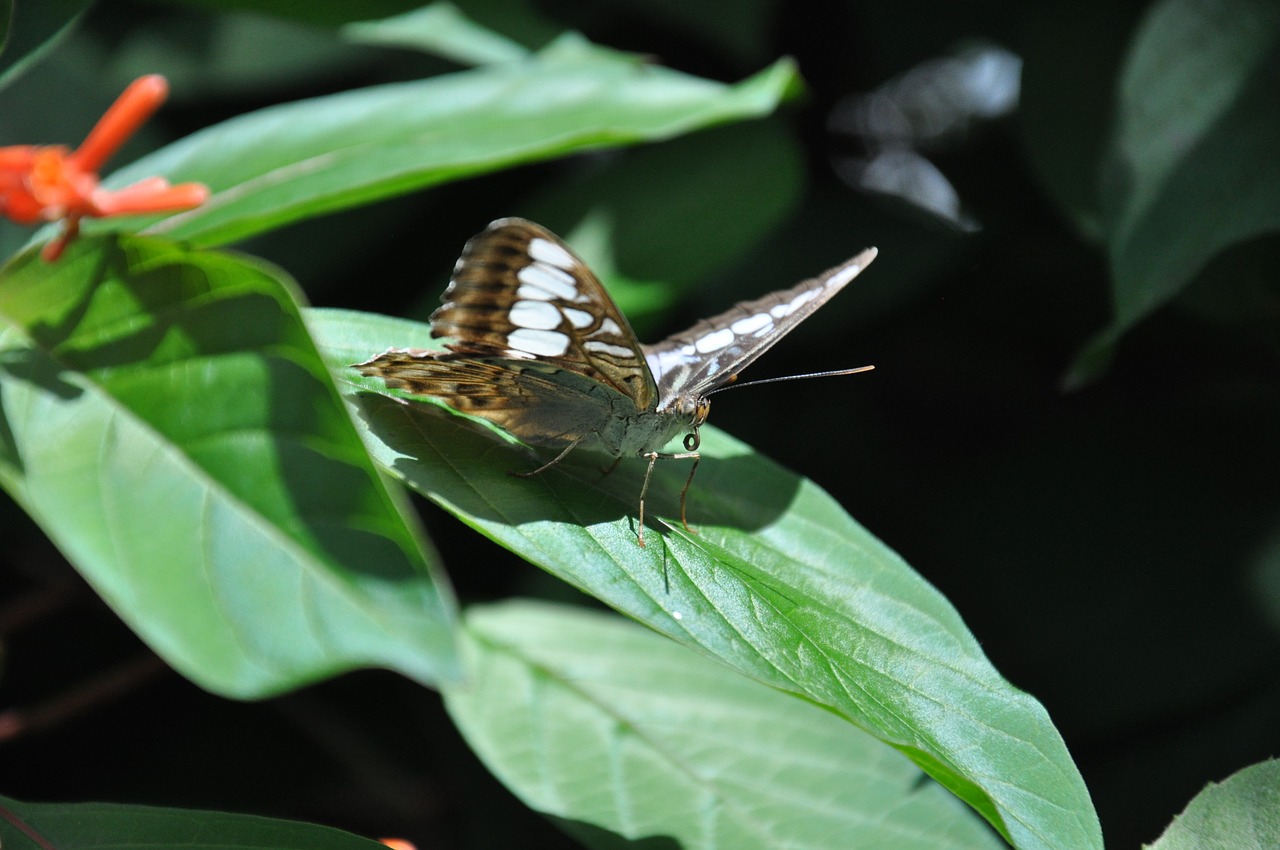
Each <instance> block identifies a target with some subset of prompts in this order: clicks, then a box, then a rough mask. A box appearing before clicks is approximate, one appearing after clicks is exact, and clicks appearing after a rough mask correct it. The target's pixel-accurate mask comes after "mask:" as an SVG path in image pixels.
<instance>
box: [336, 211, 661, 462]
mask: <svg viewBox="0 0 1280 850" xmlns="http://www.w3.org/2000/svg"><path fill="white" fill-rule="evenodd" d="M441 300H442V301H443V303H442V305H441V306H440V307H439V308H438V309H437V310H436V311H435V312H434V313H432V314H431V335H432V336H433V337H437V338H439V337H446V338H449V339H451V340H452V342H448V343H446V345H445V348H446V350H445V351H425V350H416V349H391V350H389V351H386V352H384V353H382V354H379V355H378V356H377V357H374V358H373V359H371V360H369V361H367V362H365V363H362V364H359V366H358V367H357V368H359V369H360V371H361V373H362V374H365V375H371V376H377V377H381V378H382V379H383V380H384V381H385V382H386V384H387V386H389V387H391V388H393V389H402V390H406V391H408V392H411V393H414V394H415V395H425V396H432V397H434V398H438V399H440V400H442V401H444V402H445V403H446V404H448V405H449V406H450V407H453V408H454V409H455V410H458V411H460V412H462V413H467V414H470V415H472V416H479V417H482V418H484V419H487V420H488V421H490V422H493V423H494V424H496V425H498V426H500V427H502V428H503V429H504V430H506V431H507V432H508V433H510V434H512V435H513V436H516V437H518V438H520V439H522V440H524V441H526V442H529V443H534V444H541V445H553V446H554V445H568V444H570V443H574V444H577V443H579V442H580V441H582V440H584V439H585V438H588V437H590V436H591V435H597V436H600V437H602V443H603V445H604V447H605V448H606V449H609V450H611V451H613V450H615V449H616V447H617V445H619V440H620V438H619V437H618V436H617V435H616V433H615V432H616V426H614V427H611V423H612V422H613V421H615V419H616V415H617V413H618V412H619V411H625V410H626V406H627V404H628V403H630V405H632V406H633V407H634V411H633V412H640V411H647V410H652V409H653V407H654V405H655V403H656V399H657V387H656V385H655V383H654V380H653V376H652V374H651V373H650V372H649V367H648V365H647V364H646V363H645V360H644V356H643V354H642V353H641V350H640V344H639V342H638V341H637V340H636V337H635V333H634V332H633V331H632V330H631V326H630V325H629V324H628V323H627V320H626V319H625V318H624V317H623V316H622V314H621V313H620V312H618V308H617V306H616V305H615V304H614V303H613V299H611V298H610V297H609V294H608V293H607V292H606V291H605V289H604V287H603V286H602V285H601V284H600V281H599V280H597V279H596V276H595V275H594V274H592V273H591V270H590V269H588V268H587V266H586V264H585V263H583V262H582V260H580V259H578V257H577V256H575V255H574V254H573V252H572V251H570V250H569V248H568V246H566V245H565V244H564V243H563V242H562V241H561V240H560V239H559V238H558V237H556V236H555V235H554V234H552V233H551V232H550V231H549V230H547V229H546V228H543V227H541V226H539V225H537V224H534V223H533V222H530V221H525V220H523V219H518V218H505V219H499V220H498V221H495V222H493V223H492V224H490V225H489V226H488V228H486V229H485V230H484V232H482V233H480V234H478V235H477V236H475V237H473V238H472V239H471V240H470V241H469V242H468V243H467V245H466V247H465V248H463V251H462V256H461V257H460V258H459V259H458V262H457V264H456V265H455V266H454V271H453V278H452V279H451V280H450V281H449V286H448V288H446V289H445V291H444V295H443V296H442V298H441ZM586 445H590V443H587V444H586Z"/></svg>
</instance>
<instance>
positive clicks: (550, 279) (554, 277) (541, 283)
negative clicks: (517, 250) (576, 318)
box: [516, 263, 578, 301]
mask: <svg viewBox="0 0 1280 850" xmlns="http://www.w3.org/2000/svg"><path fill="white" fill-rule="evenodd" d="M516 277H517V278H519V280H520V282H521V283H524V284H528V285H529V286H536V287H538V288H539V289H543V290H546V291H547V292H549V293H550V294H551V297H552V298H559V299H561V300H562V301H576V300H577V298H578V288H577V287H576V286H574V285H573V275H571V274H569V273H568V272H566V271H564V270H562V269H558V268H556V267H555V266H548V265H544V264H541V263H534V264H533V265H531V266H525V267H524V268H522V269H521V270H520V271H518V272H516ZM546 300H549V299H546Z"/></svg>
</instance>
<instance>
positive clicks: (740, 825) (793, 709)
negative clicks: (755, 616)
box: [444, 602, 1004, 850]
mask: <svg viewBox="0 0 1280 850" xmlns="http://www.w3.org/2000/svg"><path fill="white" fill-rule="evenodd" d="M464 623H465V628H464V630H463V632H462V634H463V638H464V643H463V645H464V655H465V658H466V660H467V670H468V679H469V684H466V685H457V686H450V687H447V688H446V689H445V690H444V696H445V704H446V706H447V708H448V709H449V713H450V715H451V716H452V717H453V719H454V721H455V722H456V723H457V724H458V727H459V728H460V729H461V730H462V733H463V734H464V735H465V736H466V738H467V740H468V742H469V743H470V744H471V746H472V748H473V749H475V750H476V752H477V753H478V754H479V755H480V757H481V759H483V760H484V762H485V763H486V764H487V765H488V766H489V768H490V770H492V771H493V772H494V773H495V774H497V775H498V776H499V777H500V778H501V779H502V780H503V782H504V783H505V784H506V785H507V786H508V787H509V788H511V789H512V790H513V791H514V792H515V793H516V794H517V795H518V796H519V797H520V798H521V799H522V800H524V801H525V802H526V803H527V804H528V805H529V806H530V807H532V808H534V809H536V810H537V811H540V812H542V813H543V814H545V815H549V816H551V817H554V818H556V819H557V820H558V821H559V822H561V823H562V824H564V825H565V828H566V829H567V830H568V831H570V832H571V833H574V834H575V835H577V836H578V837H579V838H581V839H582V840H583V841H584V843H586V844H588V845H591V846H613V845H612V844H610V843H609V842H600V841H597V840H593V838H594V837H595V836H596V835H597V834H598V831H599V830H605V831H607V833H609V834H611V835H613V836H621V837H623V838H626V839H629V840H632V841H638V840H641V839H643V838H646V837H650V836H659V835H661V836H664V837H666V838H667V839H668V840H670V841H672V842H674V844H675V845H677V846H680V847H733V848H743V850H745V848H751V847H762V848H773V847H792V848H796V849H797V850H801V849H802V848H813V850H826V848H830V847H832V846H833V844H832V841H833V838H834V837H836V836H839V845H840V846H843V847H879V848H886V847H893V848H896V850H910V848H920V850H925V848H928V850H942V849H943V848H951V850H959V848H975V850H976V848H985V849H986V850H994V848H998V847H1002V846H1004V844H1003V843H1002V842H1001V841H1000V840H999V839H998V838H996V837H995V836H994V835H993V834H992V833H991V832H990V830H988V829H987V828H986V827H985V826H984V825H983V824H982V822H981V821H980V820H978V819H977V818H975V817H974V816H973V814H972V812H970V811H968V810H966V809H965V807H964V806H962V805H960V803H959V802H958V801H957V800H956V799H955V798H953V797H951V796H950V795H948V794H946V793H945V792H943V790H942V789H941V788H939V787H937V786H936V785H933V784H932V783H929V784H927V785H925V786H923V787H921V782H920V780H921V778H922V777H921V775H920V771H919V769H918V768H916V767H915V766H914V765H912V764H911V762H910V761H908V760H907V759H905V758H903V757H902V756H901V755H899V754H898V753H895V752H894V751H893V750H891V749H889V748H888V747H885V746H884V745H883V744H881V743H879V742H878V741H876V740H875V739H873V738H872V737H870V736H869V735H866V734H864V733H862V732H860V731H858V730H857V729H855V728H853V727H852V726H850V725H849V724H848V723H845V722H844V721H842V720H841V719H840V718H838V717H836V716H835V715H834V714H831V713H830V712H827V711H823V710H822V709H820V708H818V707H817V706H815V705H812V704H810V703H807V702H805V701H803V700H798V699H794V698H791V697H788V696H786V695H785V694H782V693H779V692H778V691H776V690H773V689H772V688H767V687H764V686H762V685H760V684H759V683H757V682H753V681H751V680H749V679H746V678H744V677H742V676H739V675H737V674H735V673H734V672H732V671H731V670H728V669H726V668H725V667H723V666H722V665H719V664H715V663H713V662H711V661H709V660H707V659H706V658H702V657H700V656H699V655H697V654H696V653H693V652H690V651H688V650H687V649H684V648H683V647H680V646H677V645H676V644H674V643H672V642H671V641H667V640H663V639H662V638H661V637H659V636H657V635H655V634H653V633H652V632H649V631H648V630H646V629H642V628H639V627H638V626H636V625H634V624H632V623H628V622H626V621H624V620H621V619H619V618H617V617H612V616H607V615H603V614H599V613H591V612H587V611H584V610H583V609H580V608H572V607H567V606H554V605H547V604H533V603H527V602H523V603H521V602H517V603H507V604H504V605H501V606H494V607H489V608H478V609H471V610H469V611H468V612H467V615H466V618H465V621H464ZM584 824H585V825H587V826H588V827H590V828H588V829H586V830H584V829H583V828H582V826H583V825H584Z"/></svg>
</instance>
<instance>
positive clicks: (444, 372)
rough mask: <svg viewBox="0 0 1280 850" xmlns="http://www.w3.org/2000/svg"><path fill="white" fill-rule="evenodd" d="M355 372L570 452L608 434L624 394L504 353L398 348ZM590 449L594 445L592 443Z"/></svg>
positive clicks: (553, 368)
mask: <svg viewBox="0 0 1280 850" xmlns="http://www.w3.org/2000/svg"><path fill="white" fill-rule="evenodd" d="M356 368H358V369H359V370H360V372H361V373H362V374H365V375H370V376H375V377H380V378H382V379H383V381H384V382H385V383H386V385H387V386H388V387H390V388H391V389H397V390H404V391H406V392H409V393H412V394H414V395H420V396H430V397H432V398H438V399H440V400H441V401H443V402H445V403H446V404H448V405H449V406H450V407H452V408H453V409H454V410H457V411H459V412H460V413H466V414H468V415H470V416H478V417H480V418H482V419H486V420H488V421H489V422H492V423H493V424H495V425H497V426H499V427H500V428H502V429H503V430H504V431H506V432H507V433H509V434H511V435H512V436H514V437H517V438H519V439H521V440H523V441H524V442H526V443H530V444H532V445H547V446H565V445H569V444H570V443H575V444H576V443H579V442H580V441H582V440H583V439H584V438H587V437H589V436H590V435H591V434H595V433H600V432H606V433H607V428H608V419H609V415H610V411H611V404H610V398H611V397H612V398H616V399H617V400H619V401H621V400H622V399H621V397H620V396H618V394H617V393H615V392H613V390H612V389H609V388H607V387H605V386H603V385H601V384H599V383H597V382H594V381H591V380H590V379H587V378H584V377H582V376H581V375H578V374H576V373H572V372H565V371H563V370H561V369H558V368H556V367H554V366H548V365H546V364H542V363H539V362H537V361H532V360H512V359H511V358H509V357H506V356H504V352H502V351H496V350H495V351H494V352H493V354H492V355H491V356H483V354H482V353H481V352H480V351H479V350H469V351H468V352H467V353H466V354H454V353H450V352H440V351H427V350H423V349H413V348H393V349H390V350H388V351H385V352H383V353H382V354H379V355H378V356H377V357H375V358H373V359H372V360H370V361H368V362H366V363H361V364H359V365H358V366H357V367H356ZM587 446H588V447H593V444H591V443H588V444H587Z"/></svg>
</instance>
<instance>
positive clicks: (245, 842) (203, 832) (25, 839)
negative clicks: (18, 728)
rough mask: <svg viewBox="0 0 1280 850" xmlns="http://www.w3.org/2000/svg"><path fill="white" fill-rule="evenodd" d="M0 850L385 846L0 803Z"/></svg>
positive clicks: (180, 814) (169, 817)
mask: <svg viewBox="0 0 1280 850" xmlns="http://www.w3.org/2000/svg"><path fill="white" fill-rule="evenodd" d="M0 846H2V847H4V848H5V850H49V848H51V847H56V848H58V850H106V848H113V850H129V849H130V848H143V847H155V848H161V847H182V848H184V850H234V848H245V850H264V848H272V850H294V848H296V850H378V848H384V850H385V845H382V844H379V843H378V842H376V841H373V840H372V839H368V838H361V837H360V836H358V835H352V834H351V833H349V832H343V831H341V830H337V829H332V828H330V827H327V826H317V825H315V824H310V823H300V822H298V821H287V820H275V819H272V818H264V817H258V816H256V815H234V814H227V813H226V812H202V811H196V810H194V809H162V808H157V807H153V806H121V805H116V804H113V803H23V802H19V801H17V800H12V799H8V798H5V797H0Z"/></svg>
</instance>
